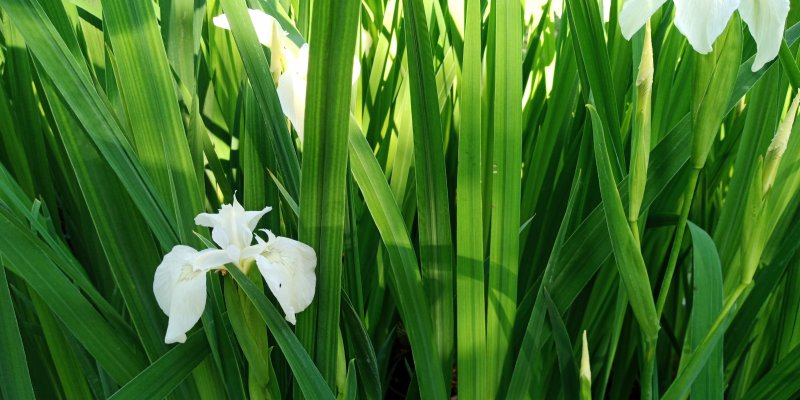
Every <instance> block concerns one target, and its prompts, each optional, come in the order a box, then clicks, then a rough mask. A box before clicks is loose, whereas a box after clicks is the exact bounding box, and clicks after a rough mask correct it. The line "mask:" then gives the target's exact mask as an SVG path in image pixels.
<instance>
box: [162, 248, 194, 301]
mask: <svg viewBox="0 0 800 400" xmlns="http://www.w3.org/2000/svg"><path fill="white" fill-rule="evenodd" d="M196 256H197V250H195V249H193V248H191V247H189V246H181V245H178V246H175V247H173V248H172V250H171V251H170V252H169V253H167V254H166V255H165V256H164V258H163V259H162V260H161V264H159V265H158V267H157V268H156V274H155V278H154V279H153V294H155V296H156V301H157V302H158V306H159V307H161V310H162V311H164V314H167V315H169V309H170V307H171V306H172V293H173V292H174V291H175V290H174V289H175V284H176V283H177V282H178V277H179V276H180V271H181V269H182V268H183V267H184V266H186V265H190V266H191V265H192V262H193V261H194V258H195V257H196Z"/></svg>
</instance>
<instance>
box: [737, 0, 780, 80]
mask: <svg viewBox="0 0 800 400" xmlns="http://www.w3.org/2000/svg"><path fill="white" fill-rule="evenodd" d="M741 1H742V2H741V4H740V5H739V15H740V16H741V17H742V20H744V22H745V23H746V24H747V27H748V29H749V30H750V34H751V35H753V39H755V41H756V46H757V47H758V51H757V52H756V59H755V61H754V62H753V67H752V71H753V72H756V71H758V70H760V69H761V68H762V67H763V66H764V64H766V63H768V62H770V61H772V60H773V59H775V57H777V56H778V51H779V50H780V48H781V41H782V40H783V30H784V28H785V27H786V17H787V16H788V15H789V0H741Z"/></svg>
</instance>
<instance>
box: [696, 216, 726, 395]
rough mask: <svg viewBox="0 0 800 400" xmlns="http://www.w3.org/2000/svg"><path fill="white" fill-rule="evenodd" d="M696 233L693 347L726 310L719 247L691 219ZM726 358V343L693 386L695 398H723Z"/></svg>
mask: <svg viewBox="0 0 800 400" xmlns="http://www.w3.org/2000/svg"><path fill="white" fill-rule="evenodd" d="M689 232H691V234H692V258H693V260H694V269H693V273H692V277H693V278H694V285H692V288H693V292H694V293H693V296H692V299H694V300H693V303H692V314H691V316H690V318H689V327H690V328H689V330H690V332H691V338H690V339H689V341H688V342H689V343H690V345H691V347H692V348H694V347H695V346H697V345H699V344H700V342H702V340H703V337H704V336H705V334H706V332H707V331H708V330H709V329H710V328H711V326H712V325H713V324H714V319H715V318H716V317H717V315H719V313H720V311H722V297H723V294H722V265H721V264H720V261H719V254H717V246H716V245H714V241H713V240H711V237H709V236H708V234H707V233H706V232H705V231H704V230H702V229H700V227H698V226H697V225H695V224H693V223H691V222H689ZM723 367H724V363H723V360H722V345H720V346H718V347H717V348H716V349H714V352H713V353H712V354H711V357H710V358H709V360H708V363H707V364H706V366H705V368H704V369H703V371H702V372H701V373H700V375H699V376H698V377H697V380H695V382H694V385H692V398H695V399H709V400H713V399H718V400H721V399H722V398H723V397H722V395H723V393H724V391H725V379H724V374H723Z"/></svg>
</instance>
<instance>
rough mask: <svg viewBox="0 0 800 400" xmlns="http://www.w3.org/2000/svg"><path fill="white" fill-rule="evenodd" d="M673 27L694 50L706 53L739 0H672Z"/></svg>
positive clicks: (725, 24)
mask: <svg viewBox="0 0 800 400" xmlns="http://www.w3.org/2000/svg"><path fill="white" fill-rule="evenodd" d="M674 2H675V27H676V28H678V30H679V31H681V33H682V34H683V35H684V36H686V39H687V40H689V44H690V45H692V47H693V48H694V50H695V51H696V52H698V53H700V54H708V53H710V52H711V50H712V46H713V45H714V41H715V40H717V38H718V37H719V35H720V34H722V31H724V30H725V27H726V26H727V25H728V21H729V20H730V19H731V15H733V12H734V11H736V8H737V7H739V0H674Z"/></svg>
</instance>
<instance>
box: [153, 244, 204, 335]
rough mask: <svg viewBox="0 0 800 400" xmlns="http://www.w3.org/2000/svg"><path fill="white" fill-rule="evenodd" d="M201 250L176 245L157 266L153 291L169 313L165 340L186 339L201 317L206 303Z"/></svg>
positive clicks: (162, 306)
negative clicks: (199, 265) (196, 265)
mask: <svg viewBox="0 0 800 400" xmlns="http://www.w3.org/2000/svg"><path fill="white" fill-rule="evenodd" d="M197 255H198V251H197V250H195V249H193V248H191V247H188V246H175V247H174V248H173V249H172V251H170V252H169V253H167V254H166V255H165V256H164V259H163V260H162V261H161V264H160V265H159V266H158V268H156V274H155V278H154V280H153V293H154V294H155V296H156V301H157V302H158V306H159V307H161V310H163V311H164V313H165V314H167V316H168V317H169V323H168V325H167V334H166V336H165V337H164V342H165V343H167V344H169V343H176V342H177V343H183V342H185V341H186V332H188V331H189V330H190V329H192V327H193V326H194V325H195V324H196V323H197V321H199V320H200V316H201V315H203V310H204V309H205V305H206V276H205V271H196V270H195V268H194V262H195V259H196V258H197Z"/></svg>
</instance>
